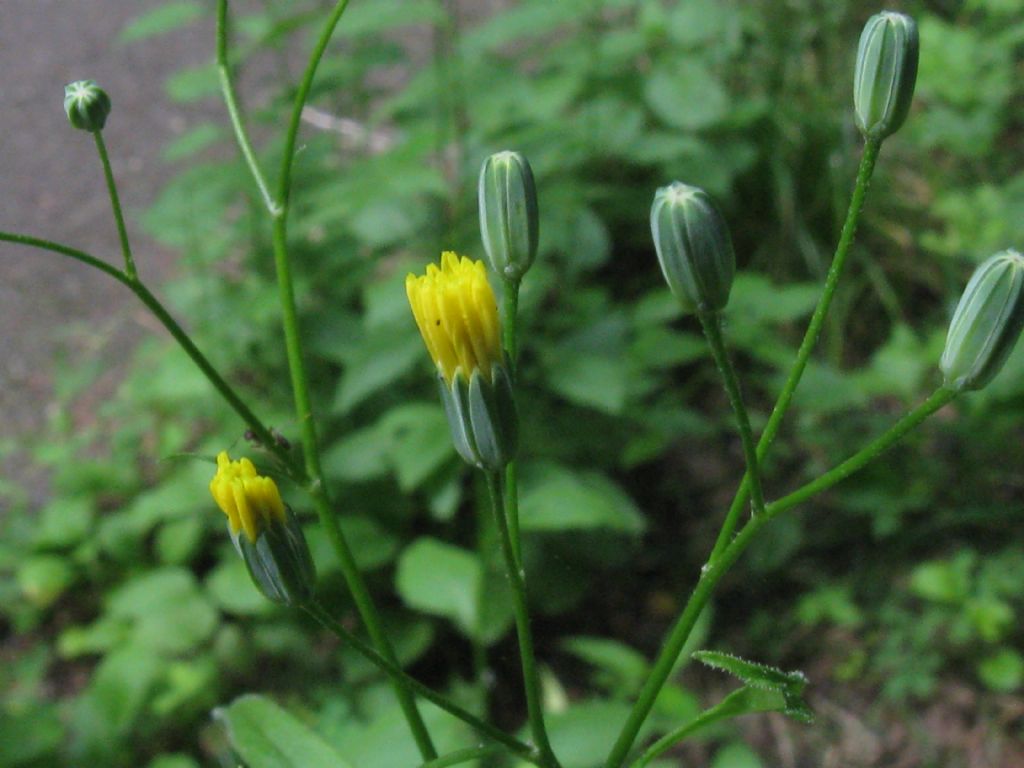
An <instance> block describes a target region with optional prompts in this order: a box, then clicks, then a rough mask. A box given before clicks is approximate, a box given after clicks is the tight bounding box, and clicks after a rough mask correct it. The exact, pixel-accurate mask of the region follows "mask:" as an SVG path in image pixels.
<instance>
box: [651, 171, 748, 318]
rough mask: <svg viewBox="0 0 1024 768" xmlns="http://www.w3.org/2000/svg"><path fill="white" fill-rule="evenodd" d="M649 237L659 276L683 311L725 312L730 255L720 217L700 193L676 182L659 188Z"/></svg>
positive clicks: (731, 274) (731, 267) (732, 263)
mask: <svg viewBox="0 0 1024 768" xmlns="http://www.w3.org/2000/svg"><path fill="white" fill-rule="evenodd" d="M651 234H652V235H653V237H654V247H655V250H656V251H657V252H658V263H659V264H661V271H662V274H664V275H665V280H666V282H667V283H668V287H669V288H671V289H672V293H673V294H675V297H676V298H677V299H678V300H679V303H680V304H682V305H683V309H684V310H685V311H687V312H707V311H712V310H719V309H722V308H723V307H725V305H726V304H727V303H728V301H729V291H730V290H732V281H733V277H734V276H735V274H736V255H735V253H734V252H733V249H732V239H731V238H730V237H729V230H728V229H726V226H725V222H724V221H723V220H722V215H721V214H720V213H719V212H718V209H717V208H716V207H715V204H714V203H713V202H712V201H711V198H710V197H708V195H707V193H706V192H705V191H704V190H702V189H699V188H698V187H691V186H688V185H686V184H682V183H680V182H678V181H675V182H673V183H672V184H670V185H669V186H667V187H661V188H659V189H658V191H657V192H656V193H655V195H654V203H653V205H652V206H651Z"/></svg>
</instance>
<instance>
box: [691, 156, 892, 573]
mask: <svg viewBox="0 0 1024 768" xmlns="http://www.w3.org/2000/svg"><path fill="white" fill-rule="evenodd" d="M881 146H882V142H881V140H879V139H867V140H866V142H865V144H864V151H863V153H862V154H861V158H860V167H859V169H858V171H857V180H856V182H855V183H854V187H853V196H852V197H851V198H850V207H849V208H848V209H847V212H846V221H845V222H844V223H843V229H842V232H841V234H840V236H839V243H838V245H837V246H836V252H835V255H834V256H833V257H832V265H831V266H830V267H829V270H828V276H827V277H826V278H825V287H824V289H823V290H822V293H821V298H820V299H819V300H818V305H817V306H816V307H815V309H814V314H813V315H812V316H811V321H810V323H809V324H808V326H807V332H806V333H805V334H804V338H803V341H802V342H801V343H800V349H799V350H798V351H797V354H796V360H794V361H793V367H792V368H791V369H790V371H789V376H788V377H787V378H786V383H785V385H784V386H783V387H782V392H781V393H779V398H778V400H776V402H775V407H774V408H773V409H772V413H771V415H770V416H769V417H768V423H767V424H766V425H765V428H764V432H762V433H761V439H760V440H758V442H757V459H758V462H763V461H764V458H765V456H766V455H767V453H768V449H769V448H770V447H771V445H772V441H774V440H775V435H776V434H778V431H779V427H780V426H781V424H782V419H783V417H784V416H785V415H786V411H787V410H788V409H789V405H790V402H791V401H792V399H793V394H794V393H795V392H796V388H797V385H798V384H799V383H800V378H801V377H802V376H803V373H804V369H805V368H806V367H807V362H808V360H809V359H810V357H811V352H812V351H813V350H814V345H815V344H816V343H817V341H818V335H819V334H820V333H821V328H822V325H823V324H824V322H825V316H826V315H827V314H828V310H829V307H830V306H831V305H832V298H833V296H834V295H835V292H836V286H837V285H838V284H839V278H840V277H841V276H842V273H843V266H844V265H845V264H846V258H847V256H848V255H849V252H850V246H851V245H852V244H853V237H854V235H855V234H856V231H857V222H858V221H859V219H860V213H861V209H862V208H863V207H864V198H865V196H866V195H867V191H868V186H869V185H870V182H871V174H872V173H873V172H874V170H875V162H876V161H877V160H878V152H879V149H881ZM750 491H751V482H750V475H749V474H745V475H744V476H743V481H742V482H741V483H740V487H739V490H737V491H736V496H735V497H734V498H733V501H732V506H730V507H729V512H728V513H727V514H726V517H725V522H724V523H723V524H722V529H721V531H719V533H718V539H717V540H716V541H715V546H714V548H713V549H712V550H711V559H712V560H714V559H715V558H716V557H718V556H719V555H720V554H721V553H722V551H723V550H724V549H725V547H726V546H727V545H728V543H729V540H730V539H731V538H732V534H733V531H734V530H735V529H736V523H737V522H738V520H739V516H740V514H741V512H742V511H743V505H744V504H745V503H746V500H747V497H748V495H749V494H750Z"/></svg>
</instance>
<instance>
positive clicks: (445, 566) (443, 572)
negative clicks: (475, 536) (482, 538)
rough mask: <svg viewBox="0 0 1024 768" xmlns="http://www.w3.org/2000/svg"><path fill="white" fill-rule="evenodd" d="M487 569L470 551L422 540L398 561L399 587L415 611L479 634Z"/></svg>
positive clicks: (397, 585)
mask: <svg viewBox="0 0 1024 768" xmlns="http://www.w3.org/2000/svg"><path fill="white" fill-rule="evenodd" d="M482 579H483V569H482V568H481V565H480V561H479V560H478V559H477V557H476V556H475V555H474V554H473V553H472V552H469V551H467V550H464V549H461V548H459V547H455V546H452V545H451V544H446V543H445V542H443V541H438V540H437V539H431V538H421V539H417V540H416V541H415V542H413V543H412V544H411V545H410V546H409V547H407V548H406V549H405V551H404V552H403V553H402V556H401V557H400V558H399V559H398V572H397V574H396V576H395V586H396V588H397V589H398V594H399V595H401V596H402V599H403V600H404V601H405V602H406V604H407V605H409V606H410V607H412V608H415V609H417V610H420V611H423V612H425V613H429V614H433V615H435V616H443V617H444V618H447V619H451V620H452V621H454V622H455V623H456V624H457V625H458V626H459V627H460V628H461V629H462V631H463V632H465V633H466V634H467V635H472V634H474V632H475V631H476V628H477V621H478V615H479V599H478V596H479V594H480V588H481V583H482Z"/></svg>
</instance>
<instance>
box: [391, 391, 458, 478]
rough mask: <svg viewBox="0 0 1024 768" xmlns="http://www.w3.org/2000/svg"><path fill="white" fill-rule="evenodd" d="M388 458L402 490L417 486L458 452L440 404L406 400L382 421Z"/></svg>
mask: <svg viewBox="0 0 1024 768" xmlns="http://www.w3.org/2000/svg"><path fill="white" fill-rule="evenodd" d="M380 427H381V429H383V430H384V431H385V432H386V433H387V435H388V437H389V445H388V450H387V454H388V458H389V459H390V464H391V467H392V469H393V471H394V473H395V477H396V479H397V480H398V487H399V489H401V491H402V492H403V493H408V492H409V491H411V490H413V489H415V488H418V487H419V486H420V485H421V484H422V483H423V482H424V481H425V480H426V479H427V478H428V477H430V476H431V475H432V474H434V472H436V471H437V470H438V469H440V468H441V467H442V466H443V465H444V464H445V463H446V462H447V461H448V460H449V459H451V458H452V457H453V456H454V455H455V448H454V446H453V445H452V440H451V433H450V431H449V427H448V419H447V417H446V416H445V414H444V409H443V408H442V407H441V405H440V404H438V403H407V404H405V405H401V406H399V407H397V408H393V409H392V410H390V411H388V413H387V414H386V415H385V416H384V417H383V418H382V419H381V420H380Z"/></svg>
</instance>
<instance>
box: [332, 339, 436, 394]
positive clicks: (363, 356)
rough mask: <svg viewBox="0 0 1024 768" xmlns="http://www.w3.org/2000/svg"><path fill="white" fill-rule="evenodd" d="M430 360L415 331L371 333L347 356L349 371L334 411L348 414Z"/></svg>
mask: <svg viewBox="0 0 1024 768" xmlns="http://www.w3.org/2000/svg"><path fill="white" fill-rule="evenodd" d="M425 357H426V353H425V352H424V350H423V342H422V340H421V339H420V337H419V334H418V333H416V332H415V331H414V330H412V328H410V329H409V330H408V332H407V333H400V332H398V331H397V330H396V329H395V328H394V327H388V328H385V329H383V330H381V331H379V332H375V333H371V334H370V335H369V336H368V337H367V338H366V339H364V340H363V341H361V342H360V343H359V344H358V345H356V346H354V347H352V348H351V349H350V350H349V351H348V352H347V353H346V360H345V370H344V372H343V373H342V375H341V382H340V383H339V385H338V391H337V392H336V393H335V396H334V403H333V405H332V406H331V410H332V412H334V413H337V414H345V413H348V412H349V411H351V410H352V409H353V408H354V407H355V406H357V405H359V404H360V403H361V402H363V401H364V400H366V399H367V398H368V397H370V396H371V395H373V394H375V393H377V392H379V391H380V390H381V389H383V388H385V387H387V386H388V385H389V384H391V383H393V382H394V381H395V380H396V379H397V378H399V377H400V376H404V375H405V374H406V373H408V372H409V371H411V370H412V369H413V367H414V366H415V365H416V363H417V362H419V361H420V360H421V359H422V358H425Z"/></svg>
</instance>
